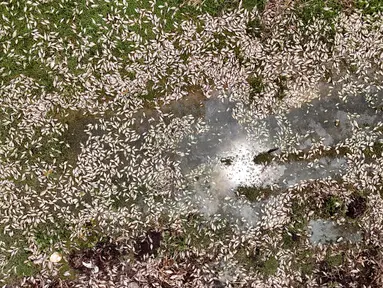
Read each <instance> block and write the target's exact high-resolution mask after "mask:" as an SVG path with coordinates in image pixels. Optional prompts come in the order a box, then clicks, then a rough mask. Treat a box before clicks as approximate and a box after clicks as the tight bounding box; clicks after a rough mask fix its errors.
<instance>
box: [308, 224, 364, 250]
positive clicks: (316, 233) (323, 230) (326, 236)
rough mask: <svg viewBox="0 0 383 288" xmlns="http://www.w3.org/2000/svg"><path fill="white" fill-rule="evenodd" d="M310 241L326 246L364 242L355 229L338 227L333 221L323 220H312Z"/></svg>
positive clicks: (343, 226) (346, 226) (344, 226)
mask: <svg viewBox="0 0 383 288" xmlns="http://www.w3.org/2000/svg"><path fill="white" fill-rule="evenodd" d="M309 227H310V232H311V236H310V241H311V243H313V244H315V245H316V244H326V243H331V242H337V241H339V242H341V241H350V242H359V241H361V240H362V235H361V233H360V232H359V231H357V230H356V229H355V228H353V227H350V226H348V225H347V224H345V225H338V224H336V223H335V222H333V221H326V220H323V219H317V220H311V221H310V222H309Z"/></svg>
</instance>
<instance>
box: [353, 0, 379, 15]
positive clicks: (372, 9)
mask: <svg viewBox="0 0 383 288" xmlns="http://www.w3.org/2000/svg"><path fill="white" fill-rule="evenodd" d="M355 7H356V8H358V9H360V10H361V11H362V12H363V13H364V14H376V13H379V12H382V11H383V2H382V1H381V0H357V1H355Z"/></svg>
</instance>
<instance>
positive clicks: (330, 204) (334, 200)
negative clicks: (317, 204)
mask: <svg viewBox="0 0 383 288" xmlns="http://www.w3.org/2000/svg"><path fill="white" fill-rule="evenodd" d="M345 213H346V208H345V205H344V204H343V201H342V199H340V198H339V197H338V196H335V195H331V196H329V197H328V198H326V199H325V201H324V207H323V213H322V214H323V217H324V218H332V217H340V216H343V215H344V214H345Z"/></svg>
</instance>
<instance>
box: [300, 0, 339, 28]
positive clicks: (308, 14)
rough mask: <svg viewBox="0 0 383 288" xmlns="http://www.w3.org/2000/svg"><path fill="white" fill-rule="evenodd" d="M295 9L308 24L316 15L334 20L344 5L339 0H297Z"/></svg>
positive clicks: (327, 19)
mask: <svg viewBox="0 0 383 288" xmlns="http://www.w3.org/2000/svg"><path fill="white" fill-rule="evenodd" d="M295 9H296V12H297V15H298V17H300V18H301V19H302V21H303V23H305V24H308V23H310V22H311V21H312V20H313V18H314V17H315V18H319V19H324V20H326V21H329V22H331V21H333V19H334V18H335V17H336V16H337V15H338V14H339V13H340V12H341V9H342V5H341V3H340V1H337V0H325V1H323V0H303V1H297V3H296V6H295Z"/></svg>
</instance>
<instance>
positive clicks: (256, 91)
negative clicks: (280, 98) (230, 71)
mask: <svg viewBox="0 0 383 288" xmlns="http://www.w3.org/2000/svg"><path fill="white" fill-rule="evenodd" d="M247 81H248V83H249V85H250V88H251V90H250V95H249V100H250V102H253V101H254V100H255V99H256V97H257V96H260V93H261V92H262V91H263V90H264V88H265V87H264V84H263V80H262V78H261V77H257V76H252V77H249V79H248V80H247Z"/></svg>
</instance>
